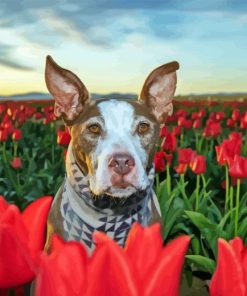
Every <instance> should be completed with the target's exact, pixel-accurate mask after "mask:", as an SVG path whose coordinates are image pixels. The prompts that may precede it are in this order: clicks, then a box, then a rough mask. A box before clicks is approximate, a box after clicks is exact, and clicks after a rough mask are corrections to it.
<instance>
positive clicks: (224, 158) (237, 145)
mask: <svg viewBox="0 0 247 296" xmlns="http://www.w3.org/2000/svg"><path fill="white" fill-rule="evenodd" d="M241 144H242V140H241V139H232V140H224V141H223V142H222V144H221V145H219V146H215V150H216V156H217V161H218V163H219V164H220V165H225V164H227V163H228V164H229V163H230V162H231V160H232V159H233V158H234V156H235V155H240V153H241Z"/></svg>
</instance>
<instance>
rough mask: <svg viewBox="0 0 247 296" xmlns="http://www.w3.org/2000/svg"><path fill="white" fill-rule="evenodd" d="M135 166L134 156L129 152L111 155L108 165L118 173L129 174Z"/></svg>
mask: <svg viewBox="0 0 247 296" xmlns="http://www.w3.org/2000/svg"><path fill="white" fill-rule="evenodd" d="M134 166H135V160H134V158H133V157H132V156H131V155H129V154H114V155H112V156H111V157H110V159H109V162H108V167H109V168H112V169H113V171H114V172H115V173H117V174H118V175H126V174H128V173H129V172H130V171H131V170H132V168H133V167H134Z"/></svg>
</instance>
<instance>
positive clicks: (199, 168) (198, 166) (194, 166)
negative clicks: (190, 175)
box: [190, 155, 206, 175]
mask: <svg viewBox="0 0 247 296" xmlns="http://www.w3.org/2000/svg"><path fill="white" fill-rule="evenodd" d="M190 168H191V170H192V171H193V172H194V173H195V174H197V175H198V174H204V173H205V171H206V160H205V156H203V155H196V156H195V157H194V159H193V160H192V161H191V162H190Z"/></svg>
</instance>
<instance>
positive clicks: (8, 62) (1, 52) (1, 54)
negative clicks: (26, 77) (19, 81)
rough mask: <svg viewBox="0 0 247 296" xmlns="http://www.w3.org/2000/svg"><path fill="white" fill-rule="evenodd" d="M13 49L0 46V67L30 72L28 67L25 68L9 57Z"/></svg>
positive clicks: (3, 45) (30, 68)
mask: <svg viewBox="0 0 247 296" xmlns="http://www.w3.org/2000/svg"><path fill="white" fill-rule="evenodd" d="M12 50H13V48H12V47H11V46H8V45H5V44H0V65H2V66H5V67H8V68H12V69H15V70H22V71H31V70H33V68H32V67H30V66H25V65H23V64H21V63H19V62H17V61H16V60H15V59H13V58H12V57H11V53H12Z"/></svg>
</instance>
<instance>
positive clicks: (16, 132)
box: [12, 129, 22, 141]
mask: <svg viewBox="0 0 247 296" xmlns="http://www.w3.org/2000/svg"><path fill="white" fill-rule="evenodd" d="M21 138H22V132H21V130H20V129H15V130H14V131H13V133H12V139H13V140H14V141H18V140H20V139H21Z"/></svg>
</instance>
